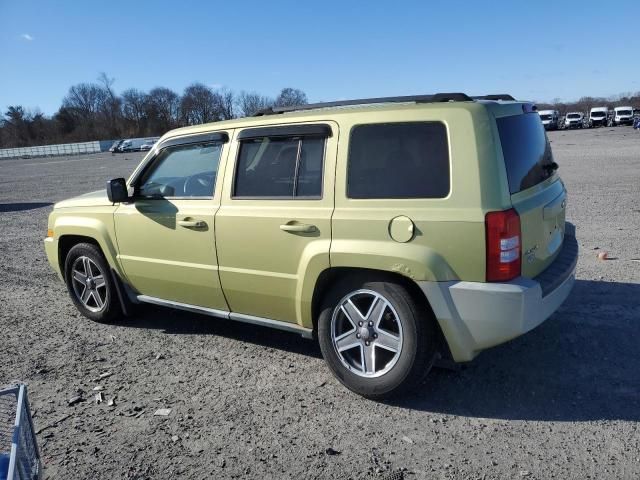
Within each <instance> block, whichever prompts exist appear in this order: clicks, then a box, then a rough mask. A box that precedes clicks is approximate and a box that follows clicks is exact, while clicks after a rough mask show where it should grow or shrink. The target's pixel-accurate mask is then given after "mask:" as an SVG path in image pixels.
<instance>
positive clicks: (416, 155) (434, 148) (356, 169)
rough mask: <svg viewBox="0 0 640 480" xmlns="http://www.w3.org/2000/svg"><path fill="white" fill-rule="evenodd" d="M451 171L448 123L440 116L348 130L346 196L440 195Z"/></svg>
mask: <svg viewBox="0 0 640 480" xmlns="http://www.w3.org/2000/svg"><path fill="white" fill-rule="evenodd" d="M450 176H451V175H450V167H449V145H448V139H447V129H446V127H445V126H444V124H442V123H440V122H411V123H380V124H369V125H358V126H356V127H354V128H353V129H352V130H351V138H350V142H349V159H348V167H347V197H349V198H358V199H362V198H370V199H375V198H389V199H393V198H444V197H446V196H447V195H448V194H449V188H450Z"/></svg>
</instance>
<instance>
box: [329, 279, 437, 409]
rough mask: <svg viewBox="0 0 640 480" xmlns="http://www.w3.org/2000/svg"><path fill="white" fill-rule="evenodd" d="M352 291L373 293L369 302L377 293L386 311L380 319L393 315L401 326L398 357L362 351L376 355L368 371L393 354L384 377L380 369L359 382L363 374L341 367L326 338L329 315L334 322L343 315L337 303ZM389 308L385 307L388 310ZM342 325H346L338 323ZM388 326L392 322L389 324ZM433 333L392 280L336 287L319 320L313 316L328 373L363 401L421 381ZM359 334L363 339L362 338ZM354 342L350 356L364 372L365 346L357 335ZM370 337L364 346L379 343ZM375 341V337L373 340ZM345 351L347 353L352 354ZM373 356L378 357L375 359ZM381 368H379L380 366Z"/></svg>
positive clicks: (431, 355) (430, 322)
mask: <svg viewBox="0 0 640 480" xmlns="http://www.w3.org/2000/svg"><path fill="white" fill-rule="evenodd" d="M358 291H367V292H373V294H371V295H372V298H375V297H374V296H373V295H374V294H377V295H379V296H380V297H382V298H383V299H384V300H386V302H388V304H387V307H385V308H387V310H384V311H383V312H382V314H381V315H391V317H394V316H395V315H396V314H397V317H398V321H399V322H400V325H401V330H400V336H399V338H400V337H401V338H402V340H401V344H400V353H399V354H391V353H389V351H387V350H384V349H382V350H381V349H380V348H376V347H375V346H371V347H367V348H371V350H373V351H374V352H378V353H374V357H373V363H374V370H375V368H376V365H377V364H378V363H380V362H379V360H384V359H385V358H384V357H385V355H386V356H387V357H388V356H389V355H393V356H394V358H395V363H394V361H389V362H388V363H387V364H386V365H387V368H389V370H388V371H386V372H384V370H385V368H380V373H381V375H380V376H376V377H365V376H363V375H365V374H366V372H362V371H360V372H358V371H357V370H356V368H357V367H356V368H353V367H347V366H346V365H345V364H344V363H343V361H344V356H341V355H340V354H339V353H338V350H337V347H335V346H334V341H333V337H332V333H331V332H332V328H335V325H334V322H333V318H334V311H336V319H337V317H338V316H339V315H343V314H342V313H341V312H343V310H339V308H340V304H341V301H343V300H344V299H345V298H347V297H348V296H349V295H353V294H355V293H356V292H358ZM361 295H364V296H366V295H369V294H368V293H362V294H361ZM352 298H356V297H352ZM365 300H366V299H365ZM384 300H383V301H384ZM356 301H357V298H356ZM372 301H373V300H372ZM389 305H390V307H391V308H388V306H389ZM359 309H360V308H359ZM364 309H367V306H366V304H364V306H363V310H364ZM385 312H386V313H385ZM391 317H383V318H391ZM345 318H346V317H345ZM347 320H348V319H347ZM336 321H337V320H336ZM342 321H343V323H345V324H346V322H344V319H343V320H342ZM393 321H394V322H395V320H393ZM347 325H348V324H347ZM347 328H351V326H350V325H349V326H348V327H347ZM354 328H356V331H361V330H360V329H358V327H356V326H355V325H354ZM372 328H373V327H372ZM436 328H437V327H436V326H435V320H434V319H433V318H432V315H431V314H430V313H429V312H428V311H427V310H426V309H425V308H424V306H422V305H419V304H417V302H416V301H415V300H414V299H413V297H412V296H411V295H410V294H409V292H408V291H407V290H406V289H405V288H404V287H403V286H402V285H401V284H399V283H397V282H396V281H394V279H388V278H382V279H379V280H373V279H371V277H370V276H361V275H358V276H352V277H349V278H346V279H344V280H343V281H341V282H339V283H338V284H337V285H336V286H335V287H334V288H332V289H331V291H330V292H329V293H328V294H327V295H326V296H325V298H324V301H323V304H322V309H321V312H320V316H319V317H318V341H319V343H320V349H321V350H322V355H323V357H324V359H325V361H326V362H327V365H328V366H329V368H330V370H331V372H332V373H333V374H334V375H335V377H336V378H337V379H338V380H339V381H340V382H341V383H342V384H343V385H344V386H345V387H347V388H348V389H349V390H351V391H353V392H355V393H357V394H359V395H362V396H364V397H367V398H372V399H382V398H388V397H391V396H394V395H397V394H399V393H402V392H404V391H407V390H410V389H411V388H413V387H415V386H416V385H417V384H418V383H420V382H421V381H422V380H423V378H424V377H425V375H426V374H427V373H428V372H429V370H430V368H431V365H432V363H433V361H434V359H435V354H436V352H437V335H436V332H437V331H436ZM365 330H366V328H365ZM378 332H380V330H378ZM365 334H366V335H369V334H368V333H365ZM352 335H353V334H352ZM382 336H383V335H382V333H380V337H382ZM338 337H339V336H338ZM358 338H359V339H360V340H354V341H360V342H362V345H361V346H360V345H357V346H355V347H352V348H356V349H357V351H356V353H354V356H360V358H361V359H362V362H363V363H362V367H363V369H364V359H363V358H362V356H363V352H364V351H365V350H364V349H365V347H364V343H365V342H364V341H363V340H362V339H363V336H362V335H361V336H360V337H358ZM372 338H373V337H369V340H370V343H367V345H370V344H371V345H373V344H374V343H375V342H377V341H379V340H373V339H372ZM375 338H378V336H377V335H376V337H375ZM348 352H353V350H350V351H348ZM380 352H382V354H380ZM379 354H380V357H376V356H375V355H379ZM384 365H385V364H384V363H383V364H382V365H381V366H384ZM389 365H390V367H389ZM382 372H384V373H382Z"/></svg>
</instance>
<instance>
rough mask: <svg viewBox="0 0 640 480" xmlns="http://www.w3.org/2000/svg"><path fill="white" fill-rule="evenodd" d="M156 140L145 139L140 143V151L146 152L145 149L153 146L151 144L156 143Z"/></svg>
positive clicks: (147, 149)
mask: <svg viewBox="0 0 640 480" xmlns="http://www.w3.org/2000/svg"><path fill="white" fill-rule="evenodd" d="M157 141H158V140H147V141H146V142H144V143H143V144H142V145H140V151H141V152H146V151H149V150H151V149H152V148H153V146H154V145H155V144H156V142H157Z"/></svg>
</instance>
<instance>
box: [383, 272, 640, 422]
mask: <svg viewBox="0 0 640 480" xmlns="http://www.w3.org/2000/svg"><path fill="white" fill-rule="evenodd" d="M639 340H640V284H631V283H614V282H603V281H602V282H598V281H584V280H578V281H576V284H575V287H574V290H573V292H572V294H571V295H570V297H569V298H568V299H567V301H566V302H565V304H564V305H563V306H562V307H561V309H560V310H559V311H558V312H557V313H556V314H555V315H553V316H552V317H551V318H550V319H549V320H547V321H546V322H545V323H543V324H542V325H541V326H540V327H538V328H537V329H535V330H533V331H531V332H529V333H528V334H526V335H524V336H522V337H520V338H517V339H515V340H513V341H511V342H509V343H507V344H505V345H502V346H499V347H495V348H493V349H490V350H487V351H486V352H484V353H482V354H481V355H480V356H478V357H477V358H476V359H475V360H474V361H473V362H471V363H470V364H469V365H468V366H467V367H466V368H464V369H462V370H461V371H458V372H452V371H446V370H441V369H434V370H433V371H432V372H431V373H430V374H429V376H428V377H427V379H426V381H425V383H424V385H422V389H421V390H420V391H419V392H418V393H416V394H414V395H411V396H406V397H403V398H402V399H400V400H397V401H394V402H391V403H392V404H393V405H396V406H399V407H402V408H408V409H415V410H422V411H430V412H438V413H443V414H451V415H460V416H467V417H479V418H495V419H507V420H514V419H516V420H538V421H591V420H595V421H597V420H632V421H638V420H640V341H639Z"/></svg>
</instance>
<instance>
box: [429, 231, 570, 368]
mask: <svg viewBox="0 0 640 480" xmlns="http://www.w3.org/2000/svg"><path fill="white" fill-rule="evenodd" d="M568 227H569V225H568ZM570 230H571V231H572V229H569V228H567V234H565V238H564V243H563V246H562V250H561V252H560V254H559V255H558V257H557V258H556V260H555V261H554V262H553V264H551V265H550V266H549V267H548V268H547V269H546V270H545V271H544V272H543V273H542V274H540V275H539V276H538V277H536V278H534V279H529V278H524V277H518V278H516V279H515V280H512V281H510V282H506V283H481V282H461V281H453V282H419V285H420V287H421V288H422V290H423V291H424V292H425V294H426V296H427V298H428V300H429V302H430V304H431V307H432V309H433V311H434V314H435V316H436V318H437V319H438V322H439V323H440V326H441V328H442V331H443V333H444V336H445V339H446V341H447V343H448V345H449V349H450V351H451V354H452V356H453V359H454V360H455V361H457V362H466V361H470V360H472V359H473V358H474V357H475V356H476V355H477V354H478V353H480V352H481V351H482V350H484V349H486V348H489V347H492V346H494V345H498V344H500V343H503V342H506V341H508V340H511V339H512V338H515V337H518V336H520V335H522V334H524V333H526V332H528V331H529V330H532V329H533V328H535V327H537V326H538V325H540V324H541V323H542V322H544V321H545V320H546V319H547V318H549V317H550V316H551V315H552V314H553V312H555V311H556V310H557V309H558V307H560V305H562V303H563V302H564V301H565V299H566V298H567V297H568V296H569V293H570V292H571V289H572V287H573V284H574V282H575V269H576V263H577V260H578V244H577V241H576V238H575V236H574V235H572V234H570V233H569V231H570ZM571 233H572V232H571Z"/></svg>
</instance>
